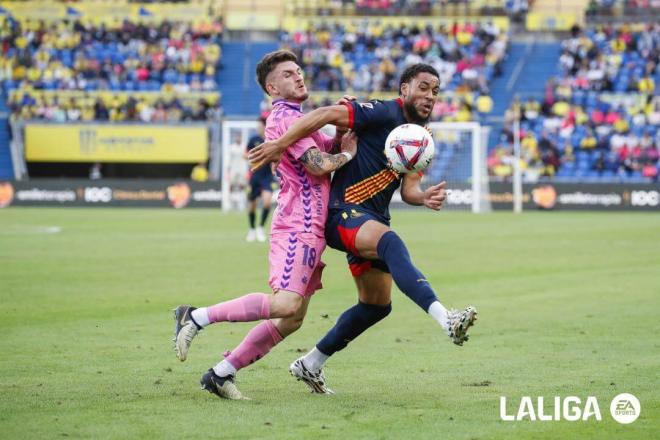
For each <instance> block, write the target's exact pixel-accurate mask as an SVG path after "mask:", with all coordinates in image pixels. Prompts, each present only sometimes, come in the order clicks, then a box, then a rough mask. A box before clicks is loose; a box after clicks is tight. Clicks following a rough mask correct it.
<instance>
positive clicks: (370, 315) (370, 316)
mask: <svg viewBox="0 0 660 440" xmlns="http://www.w3.org/2000/svg"><path fill="white" fill-rule="evenodd" d="M359 304H360V308H361V309H362V310H361V313H362V316H364V317H365V318H366V319H367V321H369V322H378V321H380V320H382V319H385V318H386V317H387V315H389V314H390V313H391V312H392V303H389V304H385V305H380V304H365V303H363V302H360V303H359Z"/></svg>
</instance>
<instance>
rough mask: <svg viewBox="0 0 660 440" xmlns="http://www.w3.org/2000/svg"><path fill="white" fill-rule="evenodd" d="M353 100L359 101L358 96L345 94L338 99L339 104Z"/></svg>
mask: <svg viewBox="0 0 660 440" xmlns="http://www.w3.org/2000/svg"><path fill="white" fill-rule="evenodd" d="M351 101H357V97H355V96H353V95H344V96H342V97H341V98H339V99H338V100H337V105H344V104H348V103H349V102H351Z"/></svg>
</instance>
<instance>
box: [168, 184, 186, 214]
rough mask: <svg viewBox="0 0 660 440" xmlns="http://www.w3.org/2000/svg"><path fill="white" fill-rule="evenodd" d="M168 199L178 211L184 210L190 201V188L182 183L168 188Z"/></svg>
mask: <svg viewBox="0 0 660 440" xmlns="http://www.w3.org/2000/svg"><path fill="white" fill-rule="evenodd" d="M167 198H168V199H169V201H170V203H171V204H172V206H174V207H175V208H176V209H179V208H183V207H184V206H186V205H187V204H188V202H189V201H190V187H189V186H188V185H187V184H185V183H183V182H181V183H175V184H174V185H170V186H168V187H167Z"/></svg>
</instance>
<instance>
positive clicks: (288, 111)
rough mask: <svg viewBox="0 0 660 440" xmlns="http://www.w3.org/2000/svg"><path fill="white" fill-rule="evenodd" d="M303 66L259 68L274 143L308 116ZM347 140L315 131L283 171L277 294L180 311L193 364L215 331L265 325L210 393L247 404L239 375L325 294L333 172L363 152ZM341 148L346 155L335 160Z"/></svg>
mask: <svg viewBox="0 0 660 440" xmlns="http://www.w3.org/2000/svg"><path fill="white" fill-rule="evenodd" d="M297 61H298V60H297V58H296V56H295V55H294V54H293V53H291V52H288V51H276V52H272V53H269V54H267V55H265V56H264V57H263V59H262V60H261V61H260V63H259V64H258V65H257V80H258V81H259V84H260V85H261V87H262V88H263V89H264V91H265V92H266V93H268V95H270V96H271V97H272V98H273V110H272V112H271V113H270V115H269V117H268V120H267V121H266V132H265V134H266V139H267V140H270V139H277V138H279V137H281V136H282V135H284V133H286V131H287V129H288V128H289V127H290V126H291V125H292V124H293V123H294V122H295V121H296V120H297V119H299V118H300V117H302V115H303V114H302V111H301V108H300V106H301V104H302V103H303V102H304V101H305V100H306V99H307V97H308V93H307V88H306V87H305V83H304V81H303V77H302V71H301V69H300V67H299V66H298V64H297ZM341 135H342V133H341V132H338V134H337V136H335V138H331V137H328V136H325V135H324V134H322V133H321V132H318V131H317V132H314V133H312V134H311V135H310V136H309V137H306V138H303V139H301V140H299V141H298V142H296V143H295V144H293V145H291V147H290V148H289V149H288V150H287V153H286V154H285V155H284V156H283V157H282V160H281V161H280V163H279V164H278V165H277V173H278V175H279V177H280V186H281V189H280V195H279V198H278V210H277V215H276V216H275V218H274V219H273V222H272V226H271V240H270V254H269V260H270V277H269V280H268V284H269V285H270V287H271V289H272V291H273V293H250V294H247V295H244V296H242V297H240V298H237V299H234V300H231V301H225V302H221V303H219V304H216V305H214V306H209V307H201V308H195V307H192V306H188V305H182V306H179V307H177V308H176V310H175V313H174V317H175V320H176V326H175V337H174V341H175V351H176V354H177V357H178V358H179V360H181V361H185V360H186V358H187V356H188V349H189V348H190V344H191V343H192V340H193V338H194V337H195V336H196V335H197V333H198V332H199V331H200V330H201V329H202V328H204V327H206V326H207V325H209V324H212V323H216V322H245V321H259V320H261V321H262V322H261V323H259V324H258V325H257V326H256V327H254V328H253V329H252V330H250V332H249V333H248V334H247V336H246V337H245V339H244V340H243V341H242V342H241V343H240V345H239V346H238V347H236V348H235V349H234V350H233V351H232V352H229V353H228V354H226V357H225V359H224V360H222V361H221V362H220V363H218V364H217V365H216V366H215V367H213V368H211V369H209V370H208V371H207V372H206V373H205V374H204V375H203V376H202V379H201V385H202V388H203V389H206V390H207V391H209V392H211V393H214V394H216V395H217V396H219V397H223V398H227V399H241V398H242V395H241V393H240V391H239V390H238V388H236V384H235V382H234V377H235V375H236V372H237V371H238V370H240V369H241V368H244V367H246V366H248V365H250V364H251V363H253V362H255V361H257V360H259V359H261V358H262V357H264V356H265V355H266V354H267V353H268V352H269V351H270V349H271V348H273V347H274V346H275V345H277V344H278V343H279V342H281V341H282V340H283V339H284V338H285V337H286V336H288V335H290V334H291V333H293V332H295V331H296V330H298V328H300V326H301V325H302V322H303V319H304V317H305V314H306V312H307V306H308V304H309V300H310V298H311V296H312V295H313V294H314V292H315V291H316V290H318V289H320V288H321V287H322V286H321V273H322V271H323V267H324V266H325V265H324V264H323V262H322V261H321V254H322V253H323V251H324V249H325V246H326V242H325V238H324V228H325V221H326V217H327V212H328V198H329V193H330V173H331V172H332V171H334V170H336V169H338V168H340V167H341V166H342V165H344V164H346V163H347V162H348V161H350V160H351V159H352V158H353V156H355V153H356V151H357V141H356V138H355V136H354V135H353V134H352V133H347V134H345V135H344V136H343V137H341ZM339 148H341V150H342V151H341V152H339V153H337V154H332V151H333V150H338V149H339Z"/></svg>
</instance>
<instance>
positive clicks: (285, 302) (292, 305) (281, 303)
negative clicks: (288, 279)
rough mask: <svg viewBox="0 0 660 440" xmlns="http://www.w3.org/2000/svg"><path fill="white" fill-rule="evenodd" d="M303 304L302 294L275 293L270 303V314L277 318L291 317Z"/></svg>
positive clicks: (296, 313)
mask: <svg viewBox="0 0 660 440" xmlns="http://www.w3.org/2000/svg"><path fill="white" fill-rule="evenodd" d="M302 305H303V300H302V296H300V295H298V294H294V293H290V292H286V293H285V292H282V293H281V294H277V295H275V298H274V302H273V303H272V304H271V316H273V317H277V318H293V317H295V316H296V315H298V312H299V311H300V309H301V307H302Z"/></svg>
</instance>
